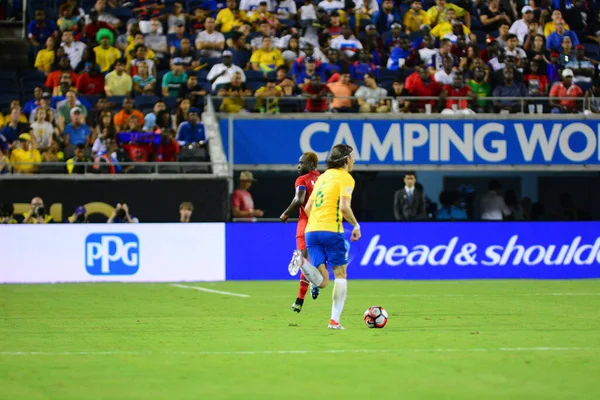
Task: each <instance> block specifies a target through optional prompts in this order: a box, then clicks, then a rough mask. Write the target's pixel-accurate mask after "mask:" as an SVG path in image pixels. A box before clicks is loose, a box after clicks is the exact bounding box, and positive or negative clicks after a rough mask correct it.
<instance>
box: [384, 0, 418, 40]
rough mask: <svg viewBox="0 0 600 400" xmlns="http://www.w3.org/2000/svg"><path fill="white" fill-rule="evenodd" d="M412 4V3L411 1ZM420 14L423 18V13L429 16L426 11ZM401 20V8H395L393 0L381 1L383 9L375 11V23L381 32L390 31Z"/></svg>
mask: <svg viewBox="0 0 600 400" xmlns="http://www.w3.org/2000/svg"><path fill="white" fill-rule="evenodd" d="M419 4H421V3H420V2H419ZM411 5H412V3H411ZM419 10H420V11H423V10H421V9H419ZM418 14H419V16H418V17H421V18H423V17H422V15H423V14H424V15H425V16H427V14H426V13H425V11H423V14H421V13H420V12H419V13H418ZM407 15H408V12H407ZM418 17H417V18H418ZM415 19H416V18H415ZM400 22H402V19H401V17H400V10H395V9H394V2H393V0H383V1H382V2H381V9H380V10H378V11H375V13H374V14H373V23H374V24H375V26H376V29H377V31H378V32H381V33H383V32H386V31H389V30H390V29H391V28H392V25H393V24H395V23H400ZM415 22H416V21H415ZM427 23H428V22H421V24H419V26H421V25H422V24H427ZM404 25H405V26H406V16H405V17H404Z"/></svg>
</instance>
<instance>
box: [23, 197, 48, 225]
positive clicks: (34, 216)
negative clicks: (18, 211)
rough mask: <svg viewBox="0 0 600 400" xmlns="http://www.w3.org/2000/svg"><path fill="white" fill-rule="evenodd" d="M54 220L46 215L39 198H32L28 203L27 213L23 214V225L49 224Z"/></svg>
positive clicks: (46, 212)
mask: <svg viewBox="0 0 600 400" xmlns="http://www.w3.org/2000/svg"><path fill="white" fill-rule="evenodd" d="M53 222H54V219H53V218H52V217H51V216H50V215H49V214H48V210H46V208H45V207H44V200H42V198H41V197H34V198H33V199H31V202H30V203H29V211H27V212H24V213H23V223H24V224H49V223H53Z"/></svg>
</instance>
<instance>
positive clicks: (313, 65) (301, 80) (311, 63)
mask: <svg viewBox="0 0 600 400" xmlns="http://www.w3.org/2000/svg"><path fill="white" fill-rule="evenodd" d="M314 75H318V76H319V78H321V82H325V81H326V79H325V74H324V73H323V70H317V61H316V60H315V58H314V57H306V58H304V71H302V72H300V73H299V74H298V75H297V76H296V85H297V86H298V88H299V89H300V90H303V89H304V86H306V85H309V84H310V82H311V80H312V77H313V76H314Z"/></svg>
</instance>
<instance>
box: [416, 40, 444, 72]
mask: <svg viewBox="0 0 600 400" xmlns="http://www.w3.org/2000/svg"><path fill="white" fill-rule="evenodd" d="M423 44H424V45H425V46H424V47H423V48H422V49H419V58H420V59H421V62H422V63H423V64H425V65H433V63H432V60H433V59H434V57H436V56H437V55H438V54H439V52H440V51H439V50H438V49H437V48H436V47H435V37H433V36H431V35H427V36H425V37H424V38H423Z"/></svg>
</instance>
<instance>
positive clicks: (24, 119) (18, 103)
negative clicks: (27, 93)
mask: <svg viewBox="0 0 600 400" xmlns="http://www.w3.org/2000/svg"><path fill="white" fill-rule="evenodd" d="M8 108H9V110H11V111H12V110H13V109H14V108H17V109H18V110H19V112H20V113H21V116H20V121H21V122H27V116H26V115H25V113H23V109H22V108H21V100H19V99H12V100H11V101H10V105H9V107H8ZM6 118H7V119H8V115H7V116H6Z"/></svg>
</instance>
